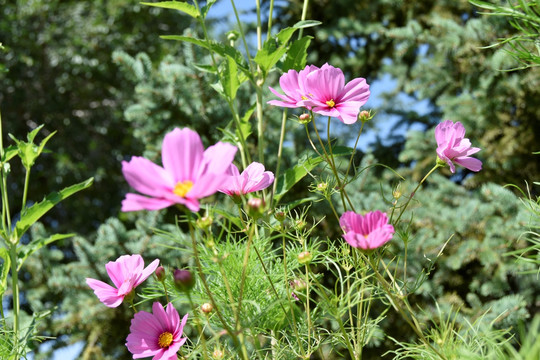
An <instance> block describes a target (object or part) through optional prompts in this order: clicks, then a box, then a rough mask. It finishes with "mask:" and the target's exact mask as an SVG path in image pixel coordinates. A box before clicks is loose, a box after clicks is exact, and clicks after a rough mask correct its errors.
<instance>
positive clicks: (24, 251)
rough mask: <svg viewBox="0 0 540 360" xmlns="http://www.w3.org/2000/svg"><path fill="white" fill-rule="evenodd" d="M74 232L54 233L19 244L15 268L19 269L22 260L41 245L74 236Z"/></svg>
mask: <svg viewBox="0 0 540 360" xmlns="http://www.w3.org/2000/svg"><path fill="white" fill-rule="evenodd" d="M75 235H76V234H55V235H51V236H49V237H48V238H45V239H36V240H32V241H31V242H30V243H28V244H27V245H24V246H21V247H20V248H19V251H18V253H17V270H20V268H21V266H22V264H23V263H24V261H25V260H26V259H27V258H28V257H29V256H30V255H32V254H33V253H35V252H36V251H38V250H39V249H41V248H42V247H44V246H46V245H49V244H50V243H53V242H55V241H58V240H62V239H67V238H70V237H73V236H75Z"/></svg>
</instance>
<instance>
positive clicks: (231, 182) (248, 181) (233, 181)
mask: <svg viewBox="0 0 540 360" xmlns="http://www.w3.org/2000/svg"><path fill="white" fill-rule="evenodd" d="M229 174H230V175H231V176H230V177H229V179H228V180H227V182H226V183H225V184H224V185H223V186H222V187H220V188H219V191H221V192H222V193H225V194H227V195H229V196H234V195H245V194H248V193H251V192H254V191H259V190H263V189H266V188H267V187H269V186H270V185H271V184H272V183H273V182H274V174H273V173H272V172H271V171H264V165H263V164H260V163H258V162H253V163H251V164H249V166H248V167H246V169H245V170H244V171H242V174H240V172H239V171H238V168H237V167H236V165H234V164H233V165H231V167H230V168H229Z"/></svg>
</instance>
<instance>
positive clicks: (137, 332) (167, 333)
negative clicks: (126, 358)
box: [126, 302, 188, 360]
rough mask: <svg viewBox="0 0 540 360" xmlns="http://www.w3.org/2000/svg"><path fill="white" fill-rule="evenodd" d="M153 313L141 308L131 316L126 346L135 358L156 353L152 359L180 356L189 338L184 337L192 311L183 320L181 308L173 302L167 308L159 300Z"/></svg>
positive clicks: (169, 359) (172, 358)
mask: <svg viewBox="0 0 540 360" xmlns="http://www.w3.org/2000/svg"><path fill="white" fill-rule="evenodd" d="M152 312H153V314H150V313H148V312H146V311H139V312H137V313H135V316H134V317H133V319H132V320H131V326H130V327H129V331H130V334H129V335H128V337H127V339H126V346H127V348H128V350H129V352H130V353H132V354H133V358H134V359H140V358H145V357H150V356H153V358H152V360H176V359H178V356H177V355H176V353H177V352H178V349H180V346H182V345H183V344H184V343H185V342H186V340H187V338H185V337H184V338H183V337H182V333H183V331H184V326H185V325H186V322H187V318H188V314H186V315H184V317H183V318H182V321H180V316H179V315H178V311H176V309H175V308H174V306H173V305H172V304H171V303H169V304H168V305H167V310H165V309H164V308H163V306H162V305H161V304H160V303H158V302H155V303H154V305H152Z"/></svg>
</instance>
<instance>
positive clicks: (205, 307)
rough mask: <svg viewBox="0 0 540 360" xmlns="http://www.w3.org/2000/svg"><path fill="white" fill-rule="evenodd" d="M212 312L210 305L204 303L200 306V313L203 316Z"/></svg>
mask: <svg viewBox="0 0 540 360" xmlns="http://www.w3.org/2000/svg"><path fill="white" fill-rule="evenodd" d="M212 310H214V307H213V306H212V304H210V303H204V304H202V305H201V311H202V312H203V313H205V314H210V313H211V312H212Z"/></svg>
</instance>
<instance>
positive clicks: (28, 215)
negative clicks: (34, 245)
mask: <svg viewBox="0 0 540 360" xmlns="http://www.w3.org/2000/svg"><path fill="white" fill-rule="evenodd" d="M93 181H94V178H90V179H88V180H86V181H83V182H81V183H78V184H75V185H72V186H69V187H67V188H65V189H62V190H60V191H59V192H56V191H55V192H52V193H50V194H49V195H47V196H46V197H45V199H43V200H42V201H41V202H39V203H36V204H34V205H32V206H31V207H29V208H27V209H25V210H24V211H23V212H22V214H21V218H20V219H19V221H17V223H16V224H15V235H16V236H17V238H18V239H20V238H21V236H22V235H23V234H24V233H25V232H26V231H27V230H28V229H29V228H30V226H32V225H33V224H34V223H35V222H36V221H38V220H39V219H40V218H41V217H42V216H43V215H45V214H46V213H47V212H48V211H49V210H51V209H52V208H53V207H54V206H55V205H56V204H58V203H59V202H60V201H62V200H64V199H66V198H67V197H69V196H71V195H73V194H75V193H76V192H79V191H81V190H84V189H86V188H88V187H90V185H92V183H93Z"/></svg>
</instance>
